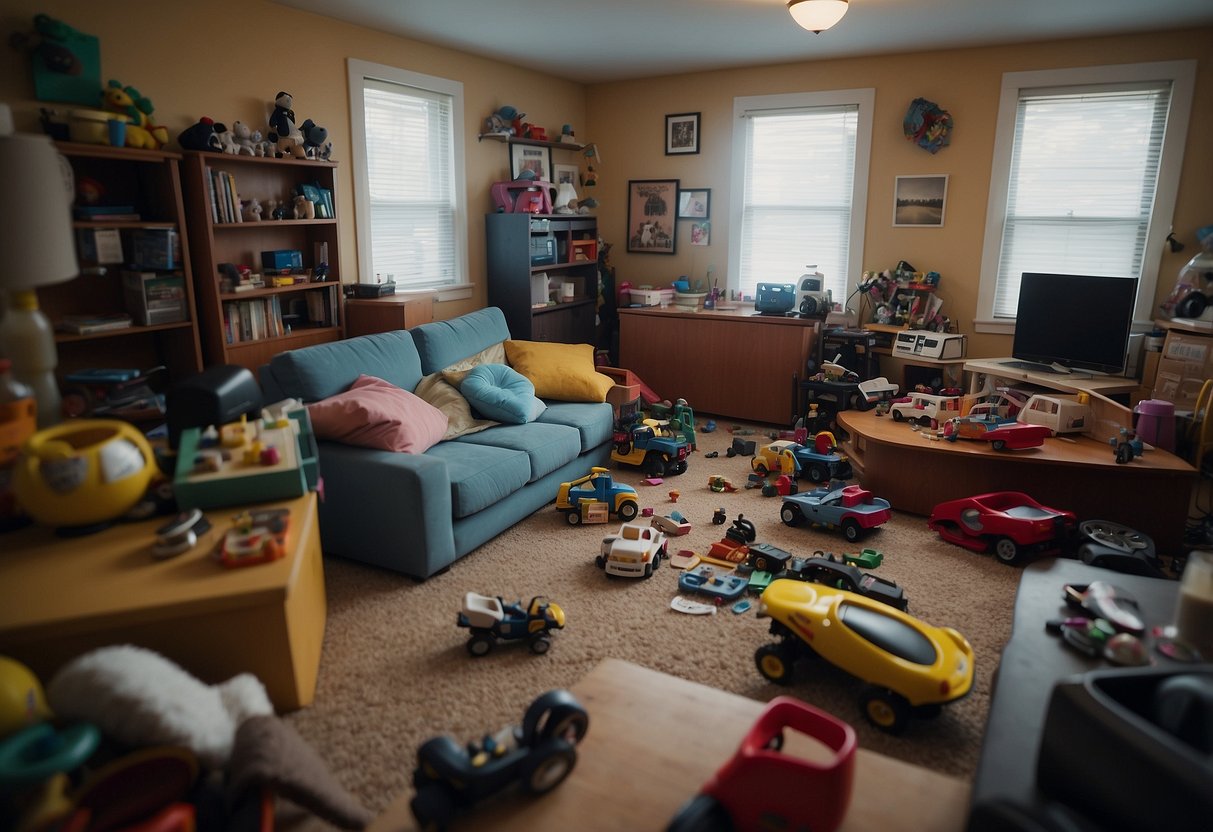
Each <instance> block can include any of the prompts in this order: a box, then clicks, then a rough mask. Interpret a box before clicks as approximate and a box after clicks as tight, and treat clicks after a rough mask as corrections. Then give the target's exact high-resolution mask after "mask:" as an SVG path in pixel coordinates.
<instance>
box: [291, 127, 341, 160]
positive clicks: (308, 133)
mask: <svg viewBox="0 0 1213 832" xmlns="http://www.w3.org/2000/svg"><path fill="white" fill-rule="evenodd" d="M299 130H300V132H301V133H303V150H304V152H305V153H307V156H308V158H309V159H323V160H325V161H327V160H328V158H329V157H330V156H332V155H333V143H332V142H330V141H329V140H328V138H329V131H328V130H327V129H326V128H324V127H321V126H320V125H319V124H316V122H314V121H312V120H311V119H310V118H309V119H308V120H307V121H305V122H303V124H301V125H299Z"/></svg>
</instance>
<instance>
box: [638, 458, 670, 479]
mask: <svg viewBox="0 0 1213 832" xmlns="http://www.w3.org/2000/svg"><path fill="white" fill-rule="evenodd" d="M642 467H643V470H644V475H645V476H646V477H664V476H665V460H664V459H662V458H661V455H660V454H658V453H656V452H650V453H649V455H648V456H646V457H645V458H644V465H643V466H642Z"/></svg>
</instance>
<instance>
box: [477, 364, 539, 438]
mask: <svg viewBox="0 0 1213 832" xmlns="http://www.w3.org/2000/svg"><path fill="white" fill-rule="evenodd" d="M459 392H460V393H462V394H463V397H464V398H465V399H467V400H468V404H470V405H471V406H472V407H473V408H474V409H475V410H477V411H478V412H479V413H480V415H481V416H483V417H484V418H486V419H492V420H493V421H495V422H505V423H507V424H511V425H521V424H525V423H527V422H531V421H534V420H535V418H536V417H538V416H539V414H540V413H542V412H543V411H544V410H545V409H546V408H547V405H545V404H544V403H543V401H542V400H540V399H538V398H536V397H535V385H533V384H531V382H530V380H529V379H527V377H526V376H524V375H522V373H519V372H518V371H516V370H514V369H512V368H510V367H507V366H506V365H505V364H481V365H480V366H478V367H475V368H473V369H472V370H471V371H470V372H469V373H468V374H467V375H466V376H464V379H463V383H462V384H460V385H459Z"/></svg>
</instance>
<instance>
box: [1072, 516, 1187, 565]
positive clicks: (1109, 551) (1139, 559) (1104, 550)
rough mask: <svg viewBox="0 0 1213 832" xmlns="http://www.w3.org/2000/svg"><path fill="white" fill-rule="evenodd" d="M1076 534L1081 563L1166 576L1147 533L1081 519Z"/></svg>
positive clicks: (1117, 525)
mask: <svg viewBox="0 0 1213 832" xmlns="http://www.w3.org/2000/svg"><path fill="white" fill-rule="evenodd" d="M1078 537H1079V539H1080V540H1081V541H1082V542H1081V543H1080V544H1079V545H1078V558H1079V560H1081V561H1082V562H1083V563H1086V564H1089V565H1091V566H1099V567H1102V568H1104V569H1112V570H1115V571H1117V572H1124V573H1126V574H1129V575H1145V576H1147V577H1150V578H1162V577H1165V576H1164V575H1163V572H1162V568H1161V565H1160V563H1159V560H1158V551H1157V550H1156V549H1155V547H1154V541H1153V540H1152V539H1151V538H1150V536H1149V535H1145V534H1142V533H1141V532H1139V531H1136V530H1134V529H1131V528H1129V527H1128V526H1122V525H1120V524H1119V523H1111V522H1108V521H1107V520H1083V521H1082V522H1081V523H1079V524H1078ZM1177 571H1182V570H1179V569H1177Z"/></svg>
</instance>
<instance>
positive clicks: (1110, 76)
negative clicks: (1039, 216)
mask: <svg viewBox="0 0 1213 832" xmlns="http://www.w3.org/2000/svg"><path fill="white" fill-rule="evenodd" d="M1159 80H1169V81H1170V82H1171V103H1170V108H1169V110H1168V114H1167V127H1166V134H1165V135H1164V136H1163V142H1162V154H1161V157H1160V160H1159V169H1158V183H1157V185H1156V187H1155V192H1154V209H1153V212H1152V214H1151V219H1150V227H1149V230H1148V232H1147V235H1146V247H1145V252H1144V254H1143V256H1142V266H1141V274H1140V275H1139V276H1138V284H1137V308H1136V313H1135V315H1134V319H1135V321H1136V323H1135V324H1134V329H1141V328H1144V327H1145V326H1146V323H1147V322H1148V320H1149V319H1150V318H1151V317H1152V315H1151V311H1152V309H1153V306H1154V295H1155V290H1156V287H1157V285H1158V269H1159V264H1160V262H1161V260H1162V252H1163V244H1164V243H1165V241H1166V238H1167V235H1168V234H1169V233H1170V232H1171V220H1172V217H1173V216H1174V213H1175V197H1176V193H1177V192H1178V190H1179V178H1180V174H1181V173H1182V170H1183V157H1184V145H1185V143H1186V141H1187V136H1188V120H1189V116H1190V113H1191V109H1192V94H1193V89H1194V88H1195V84H1196V61H1159V62H1155V63H1142V64H1120V65H1113V66H1091V67H1079V68H1075V69H1049V70H1040V71H1033V72H1008V73H1005V74H1004V75H1003V77H1002V94H1001V98H1000V100H999V105H998V125H997V128H996V132H995V138H994V161H993V164H992V167H991V170H990V196H989V203H988V205H987V208H986V231H985V242H984V244H983V246H982V257H981V285H980V287H979V289H978V293H977V314H976V317H975V319H974V321H973V328H974V330H975V331H977V332H990V333H998V334H1003V335H1010V334H1013V333H1014V332H1015V319H1014V318H996V317H995V316H994V295H995V290H996V282H997V279H998V267H999V261H1000V259H1001V256H1002V235H1003V226H1004V224H1005V222H1006V214H1007V191H1008V188H1009V186H1010V182H1009V180H1010V175H1011V174H1010V171H1011V155H1012V151H1013V150H1014V140H1015V119H1016V111H1017V109H1018V107H1019V98H1020V94H1021V92H1022V91H1023V90H1030V89H1039V88H1048V87H1073V86H1087V85H1097V84H1129V83H1140V82H1146V81H1159Z"/></svg>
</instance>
